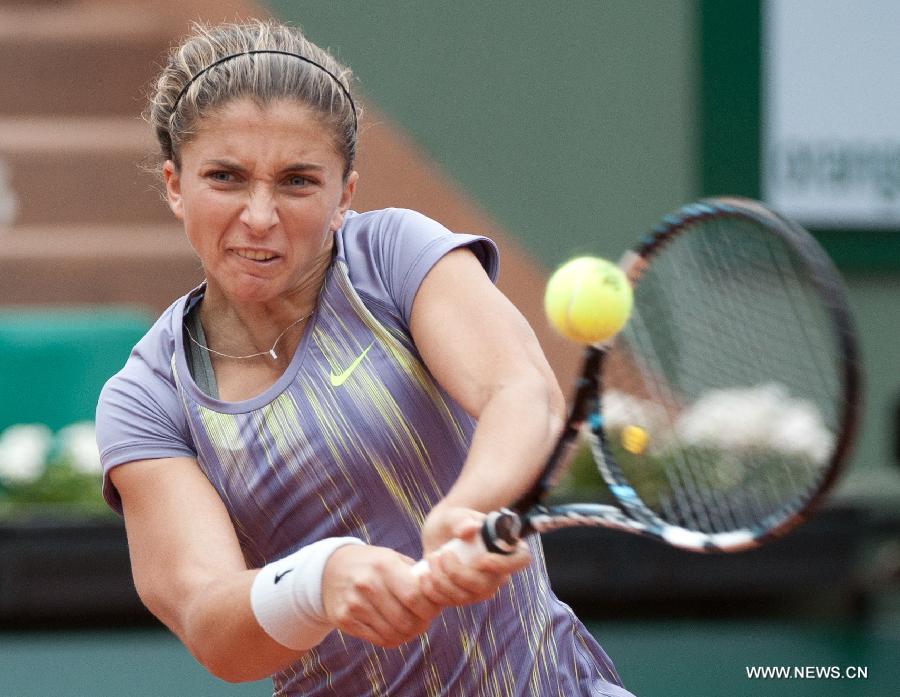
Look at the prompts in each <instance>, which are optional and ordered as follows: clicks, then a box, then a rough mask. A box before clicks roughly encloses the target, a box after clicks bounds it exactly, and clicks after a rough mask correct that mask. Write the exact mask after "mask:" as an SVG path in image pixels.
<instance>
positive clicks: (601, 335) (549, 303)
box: [544, 257, 633, 344]
mask: <svg viewBox="0 0 900 697" xmlns="http://www.w3.org/2000/svg"><path fill="white" fill-rule="evenodd" d="M632 303H633V298H632V294H631V283H629V282H628V279H627V278H626V277H625V274H624V273H623V272H622V270H621V269H620V268H619V267H618V266H616V265H615V264H613V263H612V262H609V261H606V260H605V259H599V258H597V257H578V258H576V259H572V260H571V261H568V262H566V263H565V264H563V265H562V266H560V267H559V268H558V269H557V270H556V271H555V272H554V273H553V275H552V276H551V277H550V281H549V282H548V283H547V290H546V291H545V293H544V311H545V312H546V313H547V318H548V319H549V320H550V324H552V325H553V328H554V329H556V331H558V332H559V333H560V334H562V335H563V336H564V337H566V338H567V339H571V340H572V341H578V342H580V343H583V344H594V343H599V342H602V341H606V340H607V339H609V338H610V337H612V336H613V335H614V334H615V333H616V332H618V331H619V330H620V329H621V328H622V327H623V326H625V322H627V321H628V315H629V314H631V305H632Z"/></svg>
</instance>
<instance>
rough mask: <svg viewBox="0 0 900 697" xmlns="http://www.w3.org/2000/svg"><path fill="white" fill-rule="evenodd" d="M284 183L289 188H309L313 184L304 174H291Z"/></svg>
mask: <svg viewBox="0 0 900 697" xmlns="http://www.w3.org/2000/svg"><path fill="white" fill-rule="evenodd" d="M284 183H285V184H287V185H288V186H308V185H309V184H310V183H311V182H310V180H309V179H308V178H307V177H304V176H303V175H302V174H289V175H288V176H287V177H285V180H284Z"/></svg>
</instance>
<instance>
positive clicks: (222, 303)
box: [200, 259, 330, 363]
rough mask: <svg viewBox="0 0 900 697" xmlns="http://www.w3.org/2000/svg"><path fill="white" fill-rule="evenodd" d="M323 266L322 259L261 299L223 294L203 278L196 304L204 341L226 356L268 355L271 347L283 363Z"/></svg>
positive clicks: (314, 299)
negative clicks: (289, 286) (285, 288)
mask: <svg viewBox="0 0 900 697" xmlns="http://www.w3.org/2000/svg"><path fill="white" fill-rule="evenodd" d="M329 262H330V259H329ZM327 271H328V264H318V265H317V266H316V267H315V268H314V269H311V270H310V273H309V274H307V275H306V276H305V277H304V278H303V279H301V280H300V282H299V283H298V284H297V285H295V287H294V288H292V289H291V290H290V291H288V292H286V293H283V294H281V295H278V296H275V297H272V298H266V299H263V300H247V299H241V298H234V297H229V295H228V294H227V293H226V292H225V290H224V289H223V288H222V287H221V286H220V285H218V284H215V283H214V282H212V281H211V280H210V281H208V282H207V288H206V293H205V295H204V298H203V302H202V304H201V305H200V321H201V322H202V323H203V331H204V333H205V334H206V340H207V346H208V347H209V348H210V349H214V350H215V351H219V352H221V353H225V354H230V355H232V356H246V355H250V354H255V353H264V354H266V355H263V356H261V357H259V360H273V359H274V358H270V356H269V355H268V352H269V351H271V350H272V349H273V347H274V351H275V353H276V356H277V359H278V362H279V363H280V362H283V361H285V360H286V361H287V362H289V361H290V358H291V357H292V356H293V355H294V351H295V350H296V348H297V345H298V344H299V343H300V338H301V337H302V336H303V330H304V328H305V327H306V320H307V319H308V318H309V316H310V315H312V313H313V311H314V310H315V308H316V305H317V303H318V300H319V294H320V292H321V290H322V287H323V286H324V284H325V275H326V273H327Z"/></svg>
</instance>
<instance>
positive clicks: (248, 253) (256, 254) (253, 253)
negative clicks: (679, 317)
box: [234, 249, 276, 261]
mask: <svg viewBox="0 0 900 697" xmlns="http://www.w3.org/2000/svg"><path fill="white" fill-rule="evenodd" d="M234 251H235V254H237V255H238V256H239V257H244V259H251V260H253V261H268V260H269V259H274V258H275V256H276V255H275V254H271V253H269V252H263V251H259V250H255V249H236V250H234Z"/></svg>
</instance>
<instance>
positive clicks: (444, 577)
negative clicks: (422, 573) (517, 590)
mask: <svg viewBox="0 0 900 697" xmlns="http://www.w3.org/2000/svg"><path fill="white" fill-rule="evenodd" d="M428 563H429V565H430V566H431V569H432V573H431V574H430V576H431V581H432V583H433V587H434V591H435V593H436V594H438V595H439V596H440V597H441V598H442V599H443V600H444V602H447V601H449V602H451V603H452V604H454V605H464V604H469V603H473V602H477V601H479V600H484V599H486V598H489V597H490V596H491V595H493V594H494V591H496V589H497V587H498V586H499V585H500V584H501V583H502V582H503V581H504V580H505V577H497V576H495V575H494V574H487V573H485V572H483V571H479V570H478V569H477V568H474V567H472V566H469V565H467V564H464V563H463V562H461V561H460V560H459V559H458V558H457V557H456V555H455V554H453V553H452V552H440V553H437V554H435V555H433V557H430V558H429V562H428Z"/></svg>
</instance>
